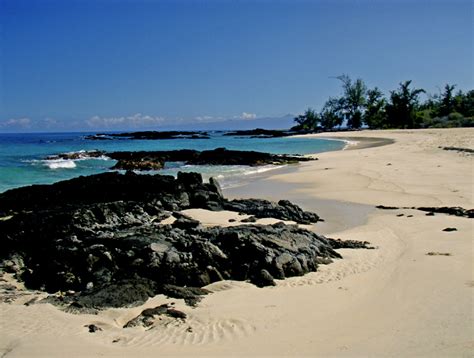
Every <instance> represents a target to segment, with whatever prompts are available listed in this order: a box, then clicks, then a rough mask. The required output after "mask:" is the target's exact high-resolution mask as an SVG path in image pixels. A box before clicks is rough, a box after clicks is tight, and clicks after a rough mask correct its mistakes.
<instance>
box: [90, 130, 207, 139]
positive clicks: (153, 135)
mask: <svg viewBox="0 0 474 358" xmlns="http://www.w3.org/2000/svg"><path fill="white" fill-rule="evenodd" d="M85 139H88V140H107V139H149V140H157V139H209V134H208V133H207V132H200V131H194V132H192V131H142V132H127V133H98V134H94V135H89V136H86V137H85Z"/></svg>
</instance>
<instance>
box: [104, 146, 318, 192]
mask: <svg viewBox="0 0 474 358" xmlns="http://www.w3.org/2000/svg"><path fill="white" fill-rule="evenodd" d="M105 154H106V155H107V156H108V157H110V158H111V159H115V160H117V161H118V162H117V164H115V165H114V166H113V167H112V169H124V170H151V169H161V168H162V167H163V165H164V163H165V162H184V163H186V164H188V165H191V164H192V165H250V166H258V165H266V164H276V165H282V164H294V163H298V162H303V161H309V160H315V159H314V158H308V157H303V156H296V155H293V156H291V155H280V154H270V153H263V152H255V151H242V150H228V149H225V148H217V149H212V150H204V151H202V152H200V151H197V150H190V149H181V150H171V151H146V152H144V151H141V152H107V153H105ZM214 184H215V182H212V181H211V183H210V185H211V186H213V185H214ZM216 189H217V188H216Z"/></svg>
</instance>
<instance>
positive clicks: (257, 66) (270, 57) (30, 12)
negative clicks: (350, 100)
mask: <svg viewBox="0 0 474 358" xmlns="http://www.w3.org/2000/svg"><path fill="white" fill-rule="evenodd" d="M473 6H474V5H473V3H472V2H471V1H468V0H466V1H464V0H445V1H437V0H432V1H426V0H418V1H408V0H352V1H350V0H339V1H338V0H332V1H330V0H327V1H323V0H321V1H317V0H314V1H309V0H308V1H298V0H286V1H284V0H282V1H278V0H276V1H269V0H267V1H264V0H253V1H251V0H248V1H243V0H241V1H238V0H235V1H230V0H229V1H226V0H201V1H197V0H195V1H191V0H189V1H186V0H174V1H171V0H170V1H159V0H156V1H153V0H134V1H132V0H37V1H36V0H0V132H23V131H25V132H28V131H93V130H99V129H100V130H128V129H157V130H159V129H172V128H189V129H192V128H194V127H199V128H204V127H206V126H207V127H209V128H213V126H214V125H215V124H216V123H218V125H219V126H221V127H222V126H224V127H225V125H226V124H227V123H228V124H229V126H232V125H233V124H235V125H236V124H237V123H246V124H247V125H248V126H252V124H253V123H255V124H261V123H263V122H265V123H272V121H273V123H280V122H278V120H279V119H282V118H286V120H288V119H291V117H292V116H294V115H296V114H298V113H301V112H303V111H304V110H305V109H306V108H308V107H313V108H316V109H320V108H321V106H322V105H323V104H324V102H325V101H326V100H327V99H328V97H329V96H338V95H340V94H341V86H340V82H339V81H338V80H337V79H335V78H334V77H336V76H339V75H341V74H348V75H349V76H351V77H352V78H354V79H355V78H362V79H363V80H364V81H365V82H366V84H367V85H368V86H369V87H375V86H378V87H379V88H380V89H382V91H384V93H385V94H386V95H388V94H389V91H390V90H394V89H396V88H397V87H398V84H399V83H400V82H402V81H405V80H413V85H414V86H415V87H418V88H420V87H421V88H424V89H425V90H427V92H429V93H431V94H434V93H438V92H439V88H441V87H443V86H444V84H446V83H450V84H457V89H462V90H469V89H472V88H473V87H474V86H473V63H474V61H473V33H474V31H473V24H474V19H473ZM264 120H265V121H264Z"/></svg>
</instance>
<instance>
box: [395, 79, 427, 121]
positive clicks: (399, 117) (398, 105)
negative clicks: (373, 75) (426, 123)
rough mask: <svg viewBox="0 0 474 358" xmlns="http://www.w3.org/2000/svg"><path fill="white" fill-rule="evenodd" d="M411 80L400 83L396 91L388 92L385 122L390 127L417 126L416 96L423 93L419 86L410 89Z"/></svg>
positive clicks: (417, 104)
mask: <svg viewBox="0 0 474 358" xmlns="http://www.w3.org/2000/svg"><path fill="white" fill-rule="evenodd" d="M411 82H412V81H405V82H402V83H400V88H399V89H398V90H397V91H391V92H390V103H388V104H387V106H386V111H387V124H388V126H389V127H392V128H417V127H418V126H419V123H418V119H417V112H416V111H417V109H418V106H419V103H418V97H419V95H420V93H425V90H423V89H421V88H415V89H410V88H409V87H410V84H411Z"/></svg>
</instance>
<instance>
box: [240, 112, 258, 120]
mask: <svg viewBox="0 0 474 358" xmlns="http://www.w3.org/2000/svg"><path fill="white" fill-rule="evenodd" d="M240 118H241V119H255V118H257V115H256V114H255V113H247V112H242V114H241V115H240Z"/></svg>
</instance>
